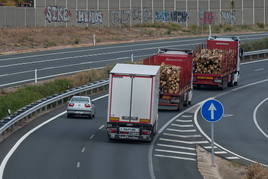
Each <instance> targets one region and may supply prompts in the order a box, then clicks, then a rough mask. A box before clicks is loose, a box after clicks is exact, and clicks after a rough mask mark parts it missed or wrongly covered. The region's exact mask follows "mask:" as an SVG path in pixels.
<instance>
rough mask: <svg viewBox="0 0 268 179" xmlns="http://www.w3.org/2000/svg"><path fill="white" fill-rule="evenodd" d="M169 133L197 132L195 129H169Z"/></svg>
mask: <svg viewBox="0 0 268 179" xmlns="http://www.w3.org/2000/svg"><path fill="white" fill-rule="evenodd" d="M167 130H168V131H174V132H196V130H195V129H193V130H179V129H172V128H167Z"/></svg>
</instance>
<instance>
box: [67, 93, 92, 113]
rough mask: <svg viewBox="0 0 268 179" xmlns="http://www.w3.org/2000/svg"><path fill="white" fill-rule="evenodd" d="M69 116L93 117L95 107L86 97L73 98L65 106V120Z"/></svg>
mask: <svg viewBox="0 0 268 179" xmlns="http://www.w3.org/2000/svg"><path fill="white" fill-rule="evenodd" d="M71 116H87V117H88V118H94V117H95V105H94V104H93V103H92V102H91V100H90V97H88V96H73V97H72V98H71V100H70V101H69V103H68V106H67V118H70V117H71Z"/></svg>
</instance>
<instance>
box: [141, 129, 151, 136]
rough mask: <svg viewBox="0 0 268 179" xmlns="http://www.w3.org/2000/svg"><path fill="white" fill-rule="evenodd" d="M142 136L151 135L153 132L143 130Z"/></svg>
mask: <svg viewBox="0 0 268 179" xmlns="http://www.w3.org/2000/svg"><path fill="white" fill-rule="evenodd" d="M142 135H151V131H150V130H143V131H142Z"/></svg>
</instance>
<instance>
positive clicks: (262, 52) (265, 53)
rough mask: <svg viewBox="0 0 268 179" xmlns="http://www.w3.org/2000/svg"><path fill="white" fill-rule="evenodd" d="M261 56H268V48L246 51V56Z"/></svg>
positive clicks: (248, 57)
mask: <svg viewBox="0 0 268 179" xmlns="http://www.w3.org/2000/svg"><path fill="white" fill-rule="evenodd" d="M256 57H257V58H259V57H261V58H262V57H268V49H263V50H256V51H249V52H245V53H244V58H246V59H250V58H251V59H252V58H256Z"/></svg>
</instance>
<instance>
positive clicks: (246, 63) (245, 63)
mask: <svg viewBox="0 0 268 179" xmlns="http://www.w3.org/2000/svg"><path fill="white" fill-rule="evenodd" d="M266 61H268V59H262V60H254V61H250V62H243V63H241V64H240V65H248V64H252V63H259V62H266Z"/></svg>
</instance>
